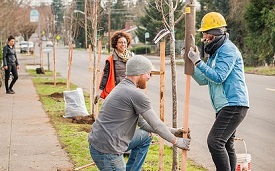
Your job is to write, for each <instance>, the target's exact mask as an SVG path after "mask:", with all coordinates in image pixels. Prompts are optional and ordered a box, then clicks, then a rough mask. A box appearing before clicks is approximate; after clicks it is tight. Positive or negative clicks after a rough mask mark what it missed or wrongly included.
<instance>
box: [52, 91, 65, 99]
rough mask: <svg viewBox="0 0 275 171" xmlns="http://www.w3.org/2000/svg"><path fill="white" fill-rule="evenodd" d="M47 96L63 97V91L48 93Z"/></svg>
mask: <svg viewBox="0 0 275 171" xmlns="http://www.w3.org/2000/svg"><path fill="white" fill-rule="evenodd" d="M49 96H50V97H52V98H63V93H58V92H55V93H53V94H50V95H49Z"/></svg>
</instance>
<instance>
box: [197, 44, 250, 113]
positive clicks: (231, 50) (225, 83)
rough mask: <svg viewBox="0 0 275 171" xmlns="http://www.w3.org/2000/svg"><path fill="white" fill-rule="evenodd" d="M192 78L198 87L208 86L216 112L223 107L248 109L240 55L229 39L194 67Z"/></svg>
mask: <svg viewBox="0 0 275 171" xmlns="http://www.w3.org/2000/svg"><path fill="white" fill-rule="evenodd" d="M192 77H193V78H194V80H196V82H197V83H198V84H199V85H208V87H209V94H210V99H211V102H212V105H213V107H214V109H215V110H216V112H218V111H219V110H221V108H223V107H225V106H247V107H249V99H248V91H247V87H246V84H245V78H244V65H243V59H242V55H241V53H240V51H239V50H238V48H237V47H236V46H235V45H234V44H233V43H232V42H231V41H230V40H229V39H227V40H226V41H225V42H224V44H223V45H221V47H219V49H218V50H217V51H216V52H215V53H214V54H213V55H212V56H210V57H209V58H208V60H207V62H206V63H204V62H203V61H201V62H200V63H199V64H198V65H197V66H196V67H195V71H194V74H193V75H192Z"/></svg>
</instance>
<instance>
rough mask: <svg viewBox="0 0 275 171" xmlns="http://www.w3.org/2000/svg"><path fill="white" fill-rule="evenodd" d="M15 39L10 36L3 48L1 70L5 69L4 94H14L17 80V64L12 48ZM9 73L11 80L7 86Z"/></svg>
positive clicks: (14, 51) (13, 48)
mask: <svg viewBox="0 0 275 171" xmlns="http://www.w3.org/2000/svg"><path fill="white" fill-rule="evenodd" d="M14 42H15V39H14V37H13V36H12V35H11V36H9V37H8V43H7V45H6V46H4V48H3V68H4V69H5V87H6V94H14V93H15V92H14V90H13V86H14V84H15V82H16V81H17V79H18V72H17V70H18V69H19V63H18V59H17V55H16V50H15V47H14ZM10 73H12V76H13V79H12V81H11V83H10V85H9V79H10Z"/></svg>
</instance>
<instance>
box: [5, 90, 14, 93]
mask: <svg viewBox="0 0 275 171" xmlns="http://www.w3.org/2000/svg"><path fill="white" fill-rule="evenodd" d="M6 94H14V92H12V91H10V90H9V91H6Z"/></svg>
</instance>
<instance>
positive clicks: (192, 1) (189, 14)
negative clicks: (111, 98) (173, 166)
mask: <svg viewBox="0 0 275 171" xmlns="http://www.w3.org/2000/svg"><path fill="white" fill-rule="evenodd" d="M195 19H196V0H187V1H186V7H185V53H184V61H185V67H184V73H185V74H186V88H185V104H184V105H185V107H184V119H183V128H184V130H188V120H189V100H190V84H191V75H192V74H193V73H194V64H193V63H192V61H191V60H190V59H189V58H188V56H187V55H188V52H189V49H190V47H191V42H192V38H191V34H192V35H193V36H195ZM183 137H184V138H187V134H183ZM186 159H187V151H186V150H183V151H182V166H181V168H182V170H183V171H186Z"/></svg>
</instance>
